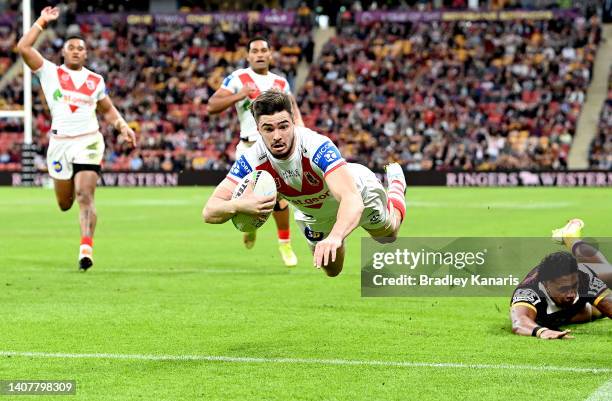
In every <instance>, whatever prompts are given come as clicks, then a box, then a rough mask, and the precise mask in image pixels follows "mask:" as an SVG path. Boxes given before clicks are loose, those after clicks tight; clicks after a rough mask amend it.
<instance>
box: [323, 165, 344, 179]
mask: <svg viewBox="0 0 612 401" xmlns="http://www.w3.org/2000/svg"><path fill="white" fill-rule="evenodd" d="M345 165H346V162H345V161H343V162H341V163H338V164H336V165H335V166H334V167H332V169H331V170H327V172H326V173H325V174H323V178H325V177H327V175H328V174H329V173H331V172H332V171H334V170H335V169H337V168H338V167H341V166H345Z"/></svg>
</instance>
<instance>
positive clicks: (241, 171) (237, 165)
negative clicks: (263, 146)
mask: <svg viewBox="0 0 612 401" xmlns="http://www.w3.org/2000/svg"><path fill="white" fill-rule="evenodd" d="M252 171H253V168H251V165H250V164H249V162H248V161H247V159H246V158H245V157H244V156H240V159H238V160H236V161H235V162H234V165H233V166H232V169H231V170H230V173H231V174H232V175H233V176H236V177H238V178H243V177H244V176H246V175H247V174H249V173H251V172H252Z"/></svg>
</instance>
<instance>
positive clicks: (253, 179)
mask: <svg viewBox="0 0 612 401" xmlns="http://www.w3.org/2000/svg"><path fill="white" fill-rule="evenodd" d="M249 187H250V188H252V189H253V193H255V194H256V195H262V196H270V195H274V196H276V183H275V182H274V178H273V177H272V175H271V174H270V173H268V172H267V171H261V170H258V171H253V172H252V173H250V174H248V175H247V176H245V177H244V178H243V179H242V180H240V182H239V183H238V185H236V188H235V189H234V193H233V194H232V199H236V198H240V197H241V196H243V195H244V193H245V191H246V190H247V188H249ZM268 217H270V214H269V213H268V214H267V215H265V216H255V215H251V214H244V213H236V214H235V215H234V217H232V223H234V226H235V227H236V228H237V229H238V230H239V231H242V232H251V231H255V230H257V229H258V228H259V227H261V226H263V224H264V223H265V222H266V220H268Z"/></svg>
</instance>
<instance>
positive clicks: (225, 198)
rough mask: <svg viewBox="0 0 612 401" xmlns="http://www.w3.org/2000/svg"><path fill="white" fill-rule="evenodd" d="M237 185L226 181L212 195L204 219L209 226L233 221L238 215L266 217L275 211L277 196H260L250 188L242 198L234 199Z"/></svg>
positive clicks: (205, 209) (203, 214)
mask: <svg viewBox="0 0 612 401" xmlns="http://www.w3.org/2000/svg"><path fill="white" fill-rule="evenodd" d="M236 185H237V184H236V183H234V182H232V181H231V180H229V179H227V178H226V179H224V180H223V181H222V182H221V183H220V184H219V185H217V188H215V191H214V192H213V194H212V195H211V197H210V199H208V202H206V206H204V210H203V211H202V217H203V218H204V221H205V222H206V223H209V224H222V223H225V222H226V221H228V220H229V219H231V218H232V217H234V216H235V215H236V213H244V214H252V215H261V216H266V215H268V214H269V213H272V210H274V204H275V203H276V196H273V195H272V196H259V195H255V194H254V193H253V189H252V188H251V187H248V188H247V189H246V190H245V192H244V195H243V196H241V197H240V198H236V199H232V193H233V192H234V188H236Z"/></svg>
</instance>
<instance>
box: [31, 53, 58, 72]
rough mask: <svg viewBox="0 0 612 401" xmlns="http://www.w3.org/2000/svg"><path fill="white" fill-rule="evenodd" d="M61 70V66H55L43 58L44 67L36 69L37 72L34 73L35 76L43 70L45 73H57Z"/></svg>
mask: <svg viewBox="0 0 612 401" xmlns="http://www.w3.org/2000/svg"><path fill="white" fill-rule="evenodd" d="M58 68H59V66H58V65H57V64H55V63H54V62H53V61H51V60H48V59H46V58H44V57H43V63H42V65H41V66H40V67H39V68H38V69H36V70H35V71H32V72H33V73H34V74H39V73H41V72H42V71H43V70H45V71H51V70H52V71H56V70H57V69H58Z"/></svg>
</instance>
